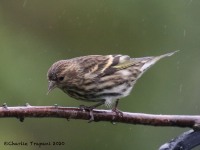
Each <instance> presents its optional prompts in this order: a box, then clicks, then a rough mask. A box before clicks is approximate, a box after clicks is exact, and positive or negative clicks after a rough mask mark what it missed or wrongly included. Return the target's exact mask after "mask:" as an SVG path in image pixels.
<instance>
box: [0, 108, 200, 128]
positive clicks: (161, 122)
mask: <svg viewBox="0 0 200 150" xmlns="http://www.w3.org/2000/svg"><path fill="white" fill-rule="evenodd" d="M93 115H94V121H110V122H121V123H128V124H141V125H150V126H176V127H189V128H193V129H199V128H200V116H189V115H154V114H143V113H130V112H123V116H121V115H119V114H116V113H115V112H112V111H111V110H99V109H94V110H93ZM0 117H1V118H5V117H16V118H18V119H20V121H23V120H24V118H25V117H32V118H33V117H35V118H38V117H56V118H66V119H82V120H89V119H90V113H89V111H87V110H83V109H80V108H76V107H60V106H30V105H26V106H17V107H7V106H6V105H3V106H2V107H0Z"/></svg>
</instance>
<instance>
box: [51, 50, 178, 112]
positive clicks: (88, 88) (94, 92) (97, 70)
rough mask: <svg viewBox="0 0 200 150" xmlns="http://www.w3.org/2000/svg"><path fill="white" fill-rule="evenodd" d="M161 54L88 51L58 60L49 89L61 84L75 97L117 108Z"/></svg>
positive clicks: (161, 56) (52, 72)
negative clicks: (147, 54) (88, 52)
mask: <svg viewBox="0 0 200 150" xmlns="http://www.w3.org/2000/svg"><path fill="white" fill-rule="evenodd" d="M176 52H177V51H174V52H171V53H167V54H164V55H160V56H149V57H142V58H130V57H129V56H128V55H105V56H104V55H88V56H82V57H76V58H72V59H66V60H60V61H57V62H55V63H54V64H53V65H52V66H51V67H50V68H49V70H48V72H47V78H48V81H49V86H48V92H50V91H51V90H53V89H54V88H56V87H58V88H60V89H61V90H62V91H64V92H65V93H66V94H68V95H69V96H71V97H72V98H75V99H78V100H83V101H88V102H98V103H97V104H95V105H93V106H90V107H89V108H91V110H92V109H94V108H95V107H98V106H100V105H102V104H105V105H106V106H108V107H112V108H113V109H112V110H113V111H117V105H118V100H119V99H121V98H123V97H126V96H128V95H129V94H130V92H131V90H132V88H133V86H134V85H135V83H136V81H137V80H138V79H139V78H140V77H141V76H142V74H143V73H144V72H145V71H146V70H147V69H149V68H150V67H151V66H152V65H154V64H155V63H156V62H157V61H158V60H160V59H162V58H164V57H167V56H171V55H173V54H174V53H176Z"/></svg>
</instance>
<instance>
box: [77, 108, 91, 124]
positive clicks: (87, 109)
mask: <svg viewBox="0 0 200 150" xmlns="http://www.w3.org/2000/svg"><path fill="white" fill-rule="evenodd" d="M79 108H80V109H82V110H83V111H84V110H86V111H89V113H90V119H89V121H88V123H91V122H92V121H94V115H93V109H94V107H91V106H85V105H80V106H79Z"/></svg>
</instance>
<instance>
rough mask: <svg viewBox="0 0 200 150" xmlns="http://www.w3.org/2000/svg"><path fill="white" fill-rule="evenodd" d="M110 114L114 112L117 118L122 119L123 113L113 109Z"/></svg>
mask: <svg viewBox="0 0 200 150" xmlns="http://www.w3.org/2000/svg"><path fill="white" fill-rule="evenodd" d="M112 112H115V113H116V115H117V116H120V117H123V112H122V111H121V110H119V109H117V108H113V109H112Z"/></svg>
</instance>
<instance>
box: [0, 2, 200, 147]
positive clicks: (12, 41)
mask: <svg viewBox="0 0 200 150" xmlns="http://www.w3.org/2000/svg"><path fill="white" fill-rule="evenodd" d="M199 8H200V1H197V0H167V1H164V0H149V1H147V0H123V1H120V0H95V1H94V0H84V1H81V0H57V1H54V0H43V1H41V0H40V1H39V0H34V1H31V0H10V1H7V0H1V1H0V103H2V104H3V103H4V102H6V103H7V104H8V105H9V106H18V105H19V106H21V105H24V104H25V103H26V102H28V103H30V104H31V105H42V106H45V105H54V104H55V103H56V104H58V105H62V106H79V105H80V104H85V105H91V103H85V102H81V101H76V100H73V99H72V98H70V97H68V96H67V95H65V94H64V93H63V92H62V91H60V90H58V89H56V90H55V91H53V92H52V93H51V94H50V95H48V96H47V95H46V92H47V80H46V72H47V70H48V68H49V67H50V66H51V64H52V63H53V62H55V61H57V60H60V59H67V58H72V57H76V56H81V55H89V54H120V53H121V54H127V55H130V56H132V57H142V56H150V55H160V54H164V53H167V52H170V51H174V50H177V49H179V50H181V51H180V52H179V53H177V54H176V55H174V56H172V57H170V58H167V59H164V60H162V61H160V62H159V63H158V64H156V65H155V66H153V67H152V68H151V69H150V70H149V71H148V72H146V73H145V74H144V75H143V76H142V78H141V79H140V80H139V81H138V83H137V84H136V86H135V88H134V90H133V92H132V93H131V95H130V96H128V97H126V98H124V99H122V100H121V101H120V104H119V108H120V109H121V110H123V111H130V112H142V113H155V114H180V115H181V114H187V115H195V114H199V110H200V108H199V106H200V101H199V98H200V92H199V87H200V80H199V77H200V69H199V66H200V17H199V14H200V9H199ZM102 108H104V107H102ZM0 130H1V133H0V149H5V150H11V149H15V150H16V149H20V150H21V149H29V150H32V149H39V148H38V147H36V146H28V147H26V146H5V145H4V142H6V141H8V142H9V141H14V142H20V141H24V142H31V141H34V142H51V141H58V142H62V141H63V142H65V145H64V146H46V147H45V146H44V147H41V148H40V149H49V150H51V149H52V150H53V149H88V150H89V149H104V150H106V149H114V150H121V149H126V150H132V149H135V150H154V149H158V147H159V146H160V145H161V144H163V143H165V142H166V141H169V140H170V139H171V138H173V137H176V136H177V135H179V134H180V133H182V132H183V131H186V130H187V129H180V128H173V127H149V126H140V125H129V124H120V123H118V124H115V125H112V124H111V123H109V122H98V123H90V124H88V123H87V121H81V120H70V121H67V120H65V119H57V118H49V119H44V118H43V119H35V118H34V119H33V118H25V122H23V123H21V122H19V121H18V120H17V119H15V118H1V119H0Z"/></svg>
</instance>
